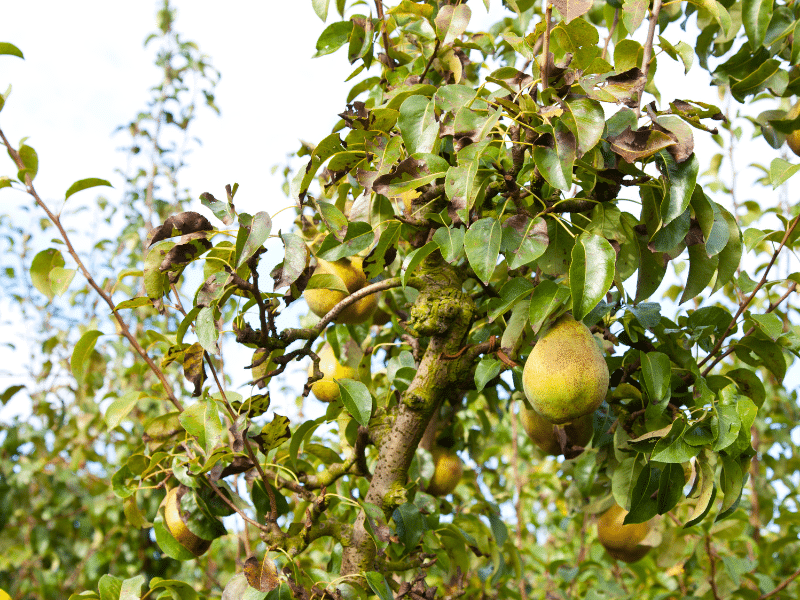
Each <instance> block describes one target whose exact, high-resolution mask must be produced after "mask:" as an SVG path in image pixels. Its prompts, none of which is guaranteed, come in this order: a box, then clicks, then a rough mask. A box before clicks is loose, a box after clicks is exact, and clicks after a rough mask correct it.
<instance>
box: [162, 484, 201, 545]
mask: <svg viewBox="0 0 800 600" xmlns="http://www.w3.org/2000/svg"><path fill="white" fill-rule="evenodd" d="M163 505H164V524H165V525H166V526H167V530H168V531H169V532H170V533H171V534H172V537H174V538H175V539H176V540H177V542H178V543H179V544H180V545H181V546H183V547H184V548H186V549H187V550H188V551H189V552H191V553H192V554H194V555H195V556H201V555H202V554H204V553H205V552H206V550H208V549H209V547H211V541H210V540H204V539H203V538H201V537H199V536H197V535H195V534H194V533H192V532H191V531H189V528H188V527H187V526H186V523H185V522H184V520H183V517H182V516H181V507H180V498H178V488H177V487H174V488H172V489H171V490H170V491H169V492H167V495H166V497H165V498H164V501H163Z"/></svg>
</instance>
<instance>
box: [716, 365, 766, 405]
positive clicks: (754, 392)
mask: <svg viewBox="0 0 800 600" xmlns="http://www.w3.org/2000/svg"><path fill="white" fill-rule="evenodd" d="M725 377H727V378H729V379H732V380H733V381H734V382H735V383H736V387H737V388H738V389H739V392H740V393H741V394H744V395H745V396H747V397H748V398H750V399H751V400H752V401H753V404H755V405H756V407H758V408H761V405H763V404H764V400H766V398H767V391H766V390H765V389H764V384H763V383H762V382H761V379H759V378H758V376H757V375H756V374H755V373H753V371H751V370H750V369H744V368H740V369H734V370H732V371H728V372H727V373H725Z"/></svg>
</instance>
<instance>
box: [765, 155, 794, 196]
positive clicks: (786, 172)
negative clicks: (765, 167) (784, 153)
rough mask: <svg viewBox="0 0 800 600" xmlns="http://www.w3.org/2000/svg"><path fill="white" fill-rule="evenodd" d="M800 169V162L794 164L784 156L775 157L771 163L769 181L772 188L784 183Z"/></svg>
mask: <svg viewBox="0 0 800 600" xmlns="http://www.w3.org/2000/svg"><path fill="white" fill-rule="evenodd" d="M798 171H800V163H798V164H796V165H793V164H792V163H790V162H789V161H788V160H784V159H783V158H773V159H772V162H771V163H770V164H769V181H770V183H771V184H772V189H773V190H774V189H776V188H777V187H778V186H780V185H783V184H784V183H785V182H786V181H787V180H788V179H789V178H790V177H791V176H792V175H794V174H795V173H797V172H798Z"/></svg>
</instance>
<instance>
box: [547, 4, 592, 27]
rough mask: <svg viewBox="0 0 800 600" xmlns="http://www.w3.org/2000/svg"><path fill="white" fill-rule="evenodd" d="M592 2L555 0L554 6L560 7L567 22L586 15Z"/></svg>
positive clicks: (559, 9)
mask: <svg viewBox="0 0 800 600" xmlns="http://www.w3.org/2000/svg"><path fill="white" fill-rule="evenodd" d="M592 4H593V2H592V0H553V6H555V7H556V8H557V9H558V12H560V13H561V16H562V17H564V21H565V22H566V23H569V22H570V21H572V20H573V19H577V18H578V17H582V16H583V15H585V14H586V13H587V12H589V9H591V8H592Z"/></svg>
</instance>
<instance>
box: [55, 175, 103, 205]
mask: <svg viewBox="0 0 800 600" xmlns="http://www.w3.org/2000/svg"><path fill="white" fill-rule="evenodd" d="M98 186H106V187H110V188H113V187H114V186H113V185H111V182H109V181H106V180H105V179H97V178H96V177H90V178H89V179H80V180H78V181H76V182H75V183H73V184H72V185H71V186H69V189H68V190H67V193H66V194H65V195H64V200H66V199H67V198H69V197H70V196H72V194H76V193H78V192H80V191H83V190H88V189H89V188H93V187H98Z"/></svg>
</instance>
